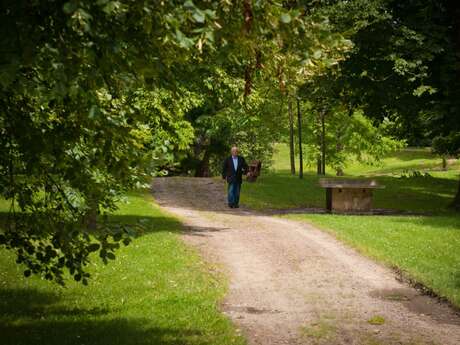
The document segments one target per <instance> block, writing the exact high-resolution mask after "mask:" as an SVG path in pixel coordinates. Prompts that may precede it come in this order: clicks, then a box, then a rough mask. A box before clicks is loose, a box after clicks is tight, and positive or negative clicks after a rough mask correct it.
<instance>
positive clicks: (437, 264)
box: [242, 144, 460, 307]
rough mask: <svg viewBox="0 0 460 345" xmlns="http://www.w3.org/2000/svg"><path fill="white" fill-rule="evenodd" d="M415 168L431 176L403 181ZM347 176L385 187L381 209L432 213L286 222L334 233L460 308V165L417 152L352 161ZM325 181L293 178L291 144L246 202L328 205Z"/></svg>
mask: <svg viewBox="0 0 460 345" xmlns="http://www.w3.org/2000/svg"><path fill="white" fill-rule="evenodd" d="M414 170H415V171H420V172H423V173H429V174H430V175H431V177H410V178H401V175H402V174H403V175H404V174H406V173H407V171H414ZM329 172H331V170H330V169H329ZM345 172H346V174H347V177H372V178H374V179H376V180H378V181H379V182H380V183H381V184H383V185H384V186H385V187H386V188H385V189H382V190H377V191H376V192H375V193H374V207H376V208H386V209H394V210H406V211H415V212H421V213H426V215H420V216H348V215H330V214H316V215H315V214H298V215H287V216H286V217H289V218H292V219H296V220H302V221H306V222H309V223H311V224H313V225H315V226H317V227H319V228H320V229H323V230H324V231H327V232H329V233H331V234H333V235H334V236H336V237H337V238H338V239H340V240H342V241H343V242H345V243H347V244H348V245H350V246H352V247H354V248H356V249H357V250H359V251H360V252H361V253H363V254H365V255H367V256H369V257H372V258H374V259H377V260H379V261H381V262H383V263H385V264H386V265H388V266H390V267H395V268H397V269H398V270H401V271H402V272H403V273H404V274H405V275H406V276H407V277H408V278H411V279H413V280H415V281H417V282H420V283H422V284H424V285H425V286H426V287H428V288H429V289H432V290H433V291H434V292H435V293H437V294H438V295H440V296H443V297H445V298H446V299H448V300H449V301H451V302H452V303H453V304H455V305H456V306H458V307H460V215H459V214H458V213H454V212H452V211H449V210H448V209H447V206H448V205H449V203H450V202H451V200H452V198H453V197H454V195H455V192H456V189H457V186H458V177H459V173H460V164H459V163H458V161H453V162H451V165H450V166H449V170H448V171H441V159H440V158H439V157H436V156H434V155H433V154H432V153H431V152H430V150H429V149H413V148H410V149H404V150H401V151H399V152H395V153H393V154H390V155H388V156H387V157H384V159H382V161H381V163H380V164H379V165H374V166H367V165H363V164H359V163H353V164H350V165H349V166H348V167H347V168H346V169H345ZM330 177H332V175H330ZM318 179H319V177H318V176H316V175H315V174H314V173H313V171H311V170H308V169H307V171H306V175H305V176H304V179H303V180H300V179H299V178H298V177H297V176H292V175H290V173H289V153H288V150H287V146H286V145H283V144H279V145H278V146H277V153H276V154H275V156H274V166H273V169H272V171H270V172H268V173H267V174H265V175H262V176H261V177H260V179H259V180H258V181H257V182H256V183H253V184H249V183H246V184H244V185H243V191H242V193H243V195H242V203H243V204H246V205H248V206H250V207H253V208H256V209H263V208H272V209H285V208H301V207H324V205H325V192H324V189H322V188H321V187H319V185H318Z"/></svg>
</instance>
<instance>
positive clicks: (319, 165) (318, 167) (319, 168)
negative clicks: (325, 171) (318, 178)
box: [316, 154, 323, 175]
mask: <svg viewBox="0 0 460 345" xmlns="http://www.w3.org/2000/svg"><path fill="white" fill-rule="evenodd" d="M322 166H323V164H322V161H321V154H319V155H318V158H317V159H316V175H321V171H322Z"/></svg>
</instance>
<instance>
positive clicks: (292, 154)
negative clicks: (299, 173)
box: [288, 98, 295, 175]
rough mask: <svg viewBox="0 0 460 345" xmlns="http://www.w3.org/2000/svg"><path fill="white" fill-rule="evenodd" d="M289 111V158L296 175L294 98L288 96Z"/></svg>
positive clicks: (292, 172) (292, 173)
mask: <svg viewBox="0 0 460 345" xmlns="http://www.w3.org/2000/svg"><path fill="white" fill-rule="evenodd" d="M288 109H289V110H288V111H289V158H290V161H291V175H295V152H294V114H292V99H291V98H288Z"/></svg>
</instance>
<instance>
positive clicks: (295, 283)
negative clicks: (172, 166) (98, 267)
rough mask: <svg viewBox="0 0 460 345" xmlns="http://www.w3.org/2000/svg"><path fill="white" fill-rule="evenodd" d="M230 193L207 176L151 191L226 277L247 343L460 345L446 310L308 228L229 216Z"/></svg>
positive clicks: (227, 308) (229, 305) (453, 317)
mask: <svg viewBox="0 0 460 345" xmlns="http://www.w3.org/2000/svg"><path fill="white" fill-rule="evenodd" d="M224 188H225V187H224V183H223V182H221V181H217V180H214V179H207V178H200V179H199V178H184V177H172V178H157V179H155V181H154V184H153V191H154V196H155V198H156V200H157V202H158V203H159V204H160V205H161V206H162V207H163V208H164V209H166V210H167V211H169V212H170V213H172V214H174V215H176V216H178V217H179V218H180V219H181V220H182V221H183V223H184V224H185V226H186V230H187V231H185V233H184V239H185V240H186V241H187V242H188V243H191V244H192V245H193V246H195V247H196V248H198V250H199V251H200V253H201V254H202V255H203V257H204V258H205V259H206V260H207V261H210V262H213V263H216V264H217V265H218V266H219V267H221V269H222V270H224V271H225V272H226V274H227V275H228V277H229V281H230V284H229V292H228V295H227V297H226V299H225V301H224V303H223V305H222V310H223V311H224V312H225V313H226V314H227V315H228V316H229V317H230V318H231V319H232V320H233V321H234V323H235V324H236V325H237V326H238V327H239V328H240V329H241V331H242V332H243V334H244V335H245V336H246V337H247V339H248V342H249V343H250V344H261V345H272V344H327V345H334V344H359V345H386V344H407V345H409V344H411V345H416V344H417V345H422V344H426V345H428V344H430V345H431V344H438V345H451V344H452V345H454V344H460V317H459V315H458V314H456V313H455V312H454V311H453V310H451V309H450V308H449V307H447V306H446V305H444V304H440V303H438V302H437V301H436V300H435V299H433V298H430V297H427V296H423V295H421V294H420V293H419V292H418V291H417V290H415V289H413V288H411V287H409V286H408V285H406V284H404V283H401V282H399V281H398V280H397V277H396V275H395V273H394V272H392V271H391V270H389V269H387V268H385V267H382V266H381V265H379V264H376V263H375V262H373V261H371V260H369V259H367V258H365V257H363V256H361V255H359V254H357V253H356V252H355V251H353V250H351V249H350V248H348V247H346V246H344V245H343V244H341V243H340V242H338V241H337V240H335V239H334V238H333V237H332V236H330V235H328V234H326V233H324V232H321V231H319V230H317V229H315V228H314V227H312V226H310V225H307V224H305V223H300V222H295V221H291V220H286V219H281V218H277V217H271V216H266V215H261V214H258V213H256V212H253V211H250V210H248V209H245V208H240V209H228V208H227V207H226V203H225V189H224ZM242 192H243V193H244V185H243V190H242Z"/></svg>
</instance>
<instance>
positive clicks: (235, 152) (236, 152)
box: [231, 146, 238, 156]
mask: <svg viewBox="0 0 460 345" xmlns="http://www.w3.org/2000/svg"><path fill="white" fill-rule="evenodd" d="M231 153H232V156H238V147H236V146H232V149H231Z"/></svg>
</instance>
